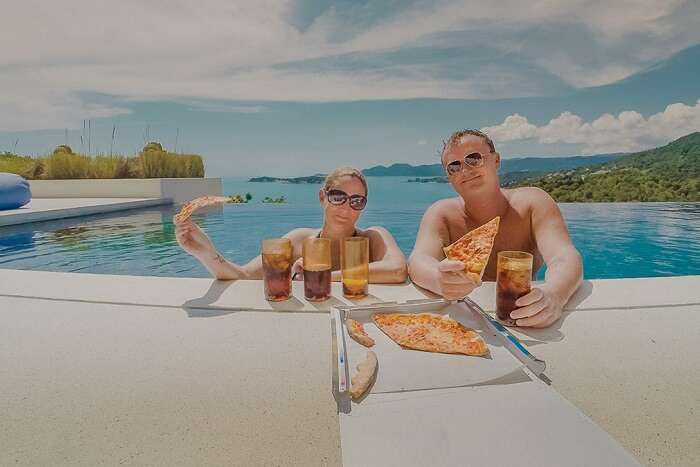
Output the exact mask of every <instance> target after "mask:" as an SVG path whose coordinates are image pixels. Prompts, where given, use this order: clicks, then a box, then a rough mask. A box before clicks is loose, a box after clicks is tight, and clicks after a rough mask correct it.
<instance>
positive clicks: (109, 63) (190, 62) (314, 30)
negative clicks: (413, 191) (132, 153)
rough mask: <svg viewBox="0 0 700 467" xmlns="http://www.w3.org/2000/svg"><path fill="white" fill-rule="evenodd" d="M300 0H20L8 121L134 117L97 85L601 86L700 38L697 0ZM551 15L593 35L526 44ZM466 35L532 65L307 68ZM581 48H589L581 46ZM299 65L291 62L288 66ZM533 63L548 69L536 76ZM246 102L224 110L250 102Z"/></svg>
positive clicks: (423, 92)
mask: <svg viewBox="0 0 700 467" xmlns="http://www.w3.org/2000/svg"><path fill="white" fill-rule="evenodd" d="M397 3H398V4H400V2H397ZM609 3H610V4H609ZM295 4H296V2H295V1H294V2H293V1H276V0H241V1H237V2H230V1H228V0H210V1H208V2H206V4H203V5H200V4H193V3H192V2H189V1H186V0H172V1H168V2H164V1H155V0H152V1H150V2H143V1H138V0H123V1H121V2H108V1H107V0H97V1H96V0H72V1H66V2H43V1H39V0H26V1H23V2H11V4H8V6H7V7H5V8H4V9H3V14H2V15H1V16H0V43H2V44H4V46H3V50H2V54H0V70H1V72H0V87H1V88H2V89H3V93H1V94H0V108H1V109H3V112H0V129H3V130H23V129H35V128H45V127H55V128H63V127H65V126H72V125H73V126H74V125H76V124H77V123H78V122H80V121H81V120H82V119H84V118H97V117H99V116H111V115H118V114H122V113H124V112H127V110H126V109H125V108H123V106H120V105H118V104H114V105H112V104H105V103H100V104H96V103H94V102H91V101H90V100H89V99H88V98H85V97H83V96H85V95H89V94H91V93H100V94H105V95H109V96H116V97H117V98H118V99H124V100H126V101H128V100H135V99H136V100H162V99H169V100H172V99H177V100H183V101H188V100H193V99H210V100H211V99H229V100H247V101H255V100H282V101H317V102H318V101H346V100H360V99H403V98H413V97H441V98H472V97H478V98H493V97H513V96H522V95H530V93H531V92H532V90H533V89H538V88H537V86H535V85H534V84H533V83H536V82H538V80H539V78H538V77H539V76H541V73H543V72H546V73H548V74H552V75H553V76H555V77H558V78H560V79H561V80H563V82H564V83H567V84H569V85H573V86H587V85H598V84H604V83H606V82H610V81H611V80H616V79H619V78H622V77H625V76H627V75H629V74H630V73H633V72H635V71H637V70H639V69H640V68H641V67H643V66H645V65H647V64H649V63H652V62H654V61H656V60H659V59H660V58H665V57H668V56H669V55H671V54H672V53H674V52H676V51H678V50H680V49H681V48H684V47H686V46H687V45H689V44H692V43H697V42H698V41H700V29H698V28H697V27H696V25H695V23H694V22H692V21H689V20H688V19H687V18H688V17H690V16H692V15H688V14H685V15H680V14H679V12H682V11H684V10H683V9H684V8H685V9H687V8H692V5H694V3H693V2H692V1H689V2H684V1H681V0H665V1H658V0H642V1H641V2H640V1H637V2H634V5H631V4H628V2H622V3H620V2H596V3H593V4H591V3H590V2H588V1H586V0H570V1H567V2H561V1H554V0H544V1H539V2H535V3H534V4H528V3H527V2H522V1H520V0H506V1H504V2H499V3H498V4H497V5H496V4H495V3H488V2H487V3H484V2H482V1H476V0H459V1H458V0H441V1H437V2H435V3H434V4H430V5H426V4H425V3H424V2H416V3H415V4H412V6H409V7H403V10H400V11H397V12H396V14H393V15H390V16H389V19H387V20H384V21H381V20H379V21H372V22H371V25H369V26H363V25H362V24H360V23H361V22H359V23H353V24H350V20H349V18H348V17H346V16H343V12H342V10H339V9H337V8H328V9H327V10H326V11H325V13H323V14H322V15H321V16H319V17H317V18H315V20H314V21H313V23H312V24H311V26H310V27H309V28H308V29H306V30H303V31H302V30H299V29H297V28H296V27H294V26H293V25H292V24H291V23H290V21H289V12H290V9H292V8H293V7H294V5H295ZM688 5H690V6H688ZM357 8H365V9H368V10H367V11H366V12H364V13H366V14H365V16H371V13H372V11H371V10H369V9H371V8H372V4H371V3H370V4H367V5H364V6H357ZM397 8H401V7H397ZM679 15H680V18H678V16H679ZM359 16H362V15H359ZM684 21H685V22H684ZM553 24H554V25H559V26H560V27H567V26H568V25H572V26H576V27H579V28H583V29H585V30H586V31H589V32H590V33H592V36H593V37H595V40H593V41H591V42H590V43H585V44H584V45H581V44H578V45H571V46H569V45H566V44H565V41H562V43H561V44H559V43H558V42H559V41H545V42H544V45H542V44H541V43H538V44H537V45H533V47H532V49H527V48H526V47H521V42H522V41H524V42H527V40H528V34H529V33H530V32H531V31H536V30H538V29H539V28H540V26H542V25H553ZM562 25H563V26H562ZM460 31H461V32H464V31H467V32H470V33H471V34H472V36H471V37H472V38H473V41H474V42H473V43H472V42H470V45H471V46H472V47H471V48H472V49H473V50H474V53H475V54H478V53H479V50H480V48H481V47H488V48H490V49H493V50H496V51H499V50H500V51H502V52H503V53H502V55H503V57H499V56H494V57H492V60H493V61H494V62H498V61H499V60H504V61H506V62H507V61H508V59H509V58H508V57H509V56H510V55H511V54H512V53H513V52H515V53H516V54H519V55H520V56H521V57H523V59H524V60H525V61H527V62H528V63H529V64H530V63H531V64H532V69H530V70H528V69H523V70H522V73H521V74H520V75H514V76H510V77H504V76H500V75H502V74H503V73H502V72H496V76H494V75H493V74H490V73H487V72H483V68H484V67H479V68H480V70H476V71H473V70H472V67H469V66H467V65H465V70H466V71H465V73H464V74H463V75H461V76H460V75H456V76H451V77H445V76H443V75H442V74H441V73H440V71H439V70H436V69H435V67H434V66H433V64H425V63H422V62H421V61H420V60H416V61H415V62H411V60H410V54H409V56H408V58H406V57H404V62H402V63H403V64H401V65H397V64H396V63H388V64H384V65H382V63H379V64H377V63H375V62H372V63H369V64H364V65H358V68H357V69H353V70H350V71H349V70H348V69H347V68H343V67H335V68H334V67H333V66H329V67H328V69H324V71H319V70H318V69H314V68H313V67H310V66H305V65H304V61H308V60H326V61H327V62H328V63H330V64H331V65H333V64H334V63H335V64H338V63H345V62H346V61H348V60H349V59H347V55H344V54H349V53H353V54H360V55H361V56H370V57H371V56H372V54H377V53H388V54H391V53H396V52H400V51H404V50H408V49H410V48H412V47H431V46H432V47H449V46H455V45H458V46H463V45H464V44H461V43H460V44H454V43H449V42H448V43H445V42H444V41H445V40H447V39H444V37H445V35H446V34H448V33H454V32H460ZM630 37H632V39H629V38H630ZM630 41H631V42H630ZM569 42H571V43H572V44H575V43H577V41H569ZM630 44H632V45H630ZM650 44H651V45H650ZM616 47H622V48H623V50H625V51H627V49H629V48H630V47H631V52H630V53H622V54H618V55H617V56H615V55H611V56H610V57H609V58H606V59H605V60H607V61H605V60H603V59H600V60H599V61H597V62H596V63H593V64H591V63H589V61H586V60H584V59H582V58H581V57H582V56H583V55H588V56H590V55H596V54H597V53H600V52H602V51H607V50H611V49H616ZM582 48H583V49H585V50H586V51H587V54H580V53H578V52H579V51H580V50H582ZM445 60H446V61H449V60H451V59H449V58H446V59H445ZM600 61H604V63H599V62H600ZM290 63H294V67H292V68H290V67H281V66H280V65H283V64H290ZM532 70H535V71H536V72H537V73H540V74H539V75H536V74H528V73H531V72H532ZM480 71H481V72H480ZM494 83H496V84H494ZM499 83H500V84H499ZM484 90H486V91H484ZM235 107H236V106H231V107H230V109H234V108H235ZM245 107H246V106H245V105H243V106H241V107H240V109H239V110H229V111H249V110H250V109H248V110H246V109H245Z"/></svg>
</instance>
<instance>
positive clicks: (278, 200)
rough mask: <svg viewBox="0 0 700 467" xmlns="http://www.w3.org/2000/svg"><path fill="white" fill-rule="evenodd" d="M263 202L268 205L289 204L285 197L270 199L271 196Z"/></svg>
mask: <svg viewBox="0 0 700 467" xmlns="http://www.w3.org/2000/svg"><path fill="white" fill-rule="evenodd" d="M262 202H263V203H266V204H285V203H286V202H287V198H285V196H284V195H282V196H280V197H279V198H270V197H269V196H265V198H263V200H262Z"/></svg>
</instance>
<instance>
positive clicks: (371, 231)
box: [358, 225, 394, 240]
mask: <svg viewBox="0 0 700 467" xmlns="http://www.w3.org/2000/svg"><path fill="white" fill-rule="evenodd" d="M358 233H359V234H360V235H362V236H363V237H368V238H369V239H370V240H372V239H374V238H376V239H380V238H384V239H389V238H391V239H393V238H394V237H393V235H391V232H389V231H388V230H387V229H386V228H384V227H382V226H381V225H373V226H372V227H367V228H366V229H363V230H360V229H358Z"/></svg>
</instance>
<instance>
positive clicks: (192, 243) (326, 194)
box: [175, 167, 407, 283]
mask: <svg viewBox="0 0 700 467" xmlns="http://www.w3.org/2000/svg"><path fill="white" fill-rule="evenodd" d="M318 197H319V201H320V202H321V207H322V209H323V226H322V227H321V228H307V227H302V228H298V229H294V230H292V231H291V232H289V233H287V234H286V235H284V237H286V238H289V239H290V240H291V242H292V249H293V250H292V257H293V259H292V260H293V261H295V263H294V272H295V273H296V272H301V270H302V268H303V263H302V258H301V256H302V244H303V242H304V240H305V239H307V238H313V237H321V238H330V239H331V240H332V242H331V245H332V247H331V260H332V264H331V269H332V271H333V272H332V274H331V279H332V280H334V281H340V279H341V277H340V241H341V240H342V239H343V238H345V237H352V236H359V237H367V238H368V239H369V250H370V264H369V281H370V282H372V283H403V282H405V281H406V277H407V272H406V258H405V257H404V255H403V253H402V252H401V250H400V249H399V247H398V245H397V244H396V241H395V240H394V238H393V237H392V235H391V234H390V233H389V231H387V230H386V229H385V228H383V227H377V226H375V227H369V228H367V229H364V230H363V229H359V228H357V227H355V223H356V222H357V220H358V219H359V217H360V214H362V210H363V209H364V208H365V205H366V204H367V181H366V180H365V177H364V175H362V173H361V172H360V171H359V170H357V169H353V168H351V167H341V168H338V169H335V170H334V171H333V172H331V173H330V174H329V175H328V176H327V177H326V180H325V182H324V184H323V187H322V188H321V189H320V190H319V192H318ZM175 226H176V229H175V236H176V238H177V241H178V243H179V244H180V246H182V248H183V249H184V250H185V251H186V252H188V253H189V254H191V255H192V256H194V257H195V258H197V259H198V260H199V261H200V262H201V263H202V264H203V265H204V267H206V268H207V269H208V270H209V272H211V274H212V275H213V276H214V277H216V278H217V279H221V280H233V279H262V277H263V268H262V259H261V257H260V255H258V256H256V257H255V258H254V259H253V260H251V261H250V262H249V263H248V264H246V265H244V266H239V265H237V264H235V263H232V262H231V261H228V260H226V259H225V258H224V257H223V256H221V254H220V253H219V252H218V251H217V250H216V248H215V247H214V245H213V243H212V242H211V240H210V239H209V237H208V236H207V234H205V233H204V231H203V230H202V229H200V228H199V227H198V226H197V225H196V224H195V223H194V222H192V221H191V220H187V221H184V222H180V223H178V222H176V223H175ZM297 276H298V277H300V276H301V275H300V274H297Z"/></svg>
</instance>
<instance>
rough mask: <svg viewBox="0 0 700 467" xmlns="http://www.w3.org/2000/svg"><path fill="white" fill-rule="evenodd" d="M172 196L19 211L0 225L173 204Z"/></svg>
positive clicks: (3, 217) (4, 219)
mask: <svg viewBox="0 0 700 467" xmlns="http://www.w3.org/2000/svg"><path fill="white" fill-rule="evenodd" d="M172 202H173V201H172V199H170V198H154V199H147V200H139V201H124V202H115V203H108V204H96V205H94V206H80V207H72V208H56V209H46V210H43V211H38V212H26V213H17V214H11V215H5V216H0V227H5V226H10V225H19V224H29V223H31V222H43V221H50V220H56V219H67V218H70V217H81V216H90V215H93V214H106V213H110V212H116V211H126V210H129V209H138V208H147V207H152V206H162V205H166V204H172Z"/></svg>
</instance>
